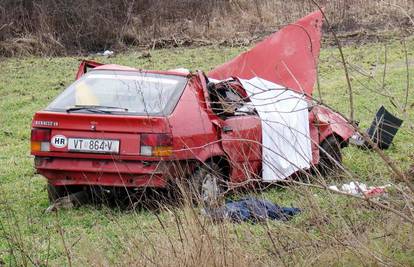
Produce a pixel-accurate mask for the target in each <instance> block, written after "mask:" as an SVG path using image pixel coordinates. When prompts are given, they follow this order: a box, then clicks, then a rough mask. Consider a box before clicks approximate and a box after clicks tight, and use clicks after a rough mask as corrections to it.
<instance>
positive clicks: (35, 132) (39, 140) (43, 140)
mask: <svg viewBox="0 0 414 267" xmlns="http://www.w3.org/2000/svg"><path fill="white" fill-rule="evenodd" d="M50 132H51V131H50V129H42V128H33V129H32V134H31V137H30V141H31V143H30V147H31V150H32V152H40V151H42V152H44V151H49V150H50Z"/></svg>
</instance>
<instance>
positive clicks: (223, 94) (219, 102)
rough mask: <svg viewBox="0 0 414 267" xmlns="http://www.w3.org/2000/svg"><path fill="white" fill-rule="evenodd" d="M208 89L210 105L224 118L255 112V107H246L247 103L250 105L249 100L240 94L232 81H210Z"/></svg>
mask: <svg viewBox="0 0 414 267" xmlns="http://www.w3.org/2000/svg"><path fill="white" fill-rule="evenodd" d="M208 91H209V96H210V106H211V108H212V110H213V112H214V113H215V114H217V115H218V116H219V117H221V118H222V119H226V118H229V117H233V116H242V115H248V114H255V112H254V111H253V109H249V108H245V106H246V105H249V101H248V100H247V99H244V98H243V97H242V96H240V94H239V93H238V92H237V90H236V89H235V88H233V87H232V84H231V83H230V82H227V81H226V82H221V83H217V84H213V83H209V84H208Z"/></svg>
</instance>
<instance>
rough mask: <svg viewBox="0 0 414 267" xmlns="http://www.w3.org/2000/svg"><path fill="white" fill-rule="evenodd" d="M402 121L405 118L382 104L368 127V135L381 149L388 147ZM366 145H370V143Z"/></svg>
mask: <svg viewBox="0 0 414 267" xmlns="http://www.w3.org/2000/svg"><path fill="white" fill-rule="evenodd" d="M402 123H403V120H401V119H399V118H397V117H395V116H394V115H392V114H391V113H389V112H388V111H387V110H386V109H385V108H384V106H381V108H380V109H379V110H378V112H377V114H376V115H375V118H374V120H373V121H372V124H371V127H370V128H369V129H368V135H369V137H370V138H371V140H372V142H374V143H376V144H377V145H378V147H379V148H380V149H388V148H389V147H390V145H391V143H392V140H393V139H394V136H395V135H396V134H397V132H398V129H399V128H400V127H401V124H402ZM365 145H366V146H368V144H365ZM368 147H369V146H368Z"/></svg>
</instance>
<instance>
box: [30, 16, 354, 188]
mask: <svg viewBox="0 0 414 267" xmlns="http://www.w3.org/2000/svg"><path fill="white" fill-rule="evenodd" d="M295 25H296V26H295ZM295 25H290V26H287V27H286V28H284V29H282V30H281V31H280V32H278V33H275V34H273V35H271V36H270V37H269V38H267V39H266V40H265V41H263V42H262V43H259V44H258V45H257V46H256V47H255V48H253V49H252V50H250V51H249V52H246V53H244V54H242V55H241V56H239V57H237V58H236V59H234V60H232V61H230V62H229V63H226V64H224V65H222V66H220V67H218V68H216V69H214V70H213V71H212V72H210V74H211V75H212V77H214V78H228V77H229V76H231V75H236V76H240V77H242V78H249V77H250V78H251V77H253V76H252V75H253V74H255V75H259V76H260V75H262V76H260V77H261V78H265V79H268V80H270V81H273V82H276V83H279V84H284V85H286V86H289V87H291V88H293V89H295V90H299V89H300V88H303V89H304V90H305V92H306V93H308V94H311V92H312V87H313V84H314V82H315V77H316V75H315V71H316V69H315V68H316V61H317V57H318V54H319V48H320V44H319V42H320V25H321V15H320V13H318V12H316V13H312V14H311V15H309V16H308V17H305V18H304V19H302V20H299V21H298V22H297V23H296V24H295ZM298 25H300V26H298ZM304 29H305V30H307V31H308V33H309V36H308V35H306V34H304ZM309 37H310V39H309ZM286 44H287V45H286ZM311 47H312V49H311ZM263 49H265V50H264V51H263ZM270 54H271V56H270ZM266 62H269V64H267V63H266ZM282 62H283V64H282ZM265 63H266V64H265ZM239 64H241V65H239ZM246 64H249V65H246ZM247 66H248V67H247ZM285 66H288V67H289V69H290V72H291V74H293V75H294V76H295V79H293V78H292V76H290V74H289V75H288V73H287V72H286V68H285ZM88 68H96V69H110V70H119V71H123V70H127V71H131V70H133V71H137V72H138V71H140V72H152V73H162V74H170V75H180V76H187V79H188V83H187V86H186V88H185V89H184V91H183V93H182V95H181V97H180V100H179V101H178V104H177V106H176V107H175V109H174V111H173V112H172V113H171V114H170V115H168V116H165V117H148V116H136V115H112V114H110V115H108V114H92V113H91V114H81V113H66V112H50V111H39V112H36V114H35V115H34V118H33V123H32V128H33V129H36V130H34V131H33V132H34V134H33V135H32V138H34V139H36V140H37V139H42V140H41V141H43V139H44V138H43V137H44V136H46V132H47V131H49V133H50V136H49V138H53V136H57V135H60V136H64V137H66V138H94V139H116V140H119V142H120V149H119V153H117V154H93V153H80V152H69V151H68V149H67V146H65V147H62V148H59V147H54V146H52V145H51V146H50V151H47V152H46V151H43V152H41V151H38V152H36V151H32V155H34V156H36V160H35V163H36V164H35V166H36V169H37V170H38V172H39V173H41V174H42V175H43V176H45V177H46V178H47V179H48V180H49V182H50V183H52V184H54V185H105V186H127V187H140V186H153V187H164V186H166V180H167V179H171V178H179V177H182V176H183V175H184V176H188V175H189V174H190V173H192V172H193V170H194V167H195V166H196V165H197V164H200V163H203V162H205V161H207V160H209V159H211V158H213V157H221V158H222V159H224V160H228V161H229V163H230V175H229V176H230V181H231V182H242V181H245V180H246V179H248V178H257V177H259V176H260V172H261V138H262V137H261V134H262V130H261V121H260V118H259V117H258V116H257V115H245V116H234V117H230V118H227V119H225V120H224V119H222V118H220V117H219V116H217V115H216V114H215V113H214V112H213V110H212V108H211V103H210V101H209V93H208V90H207V83H206V77H205V75H204V74H203V73H202V72H200V71H199V72H196V73H195V74H189V75H187V74H182V73H178V72H174V71H142V70H137V69H133V68H130V67H124V66H118V65H113V64H110V65H103V64H100V63H97V62H92V61H83V62H82V63H81V64H80V66H79V71H78V73H77V76H76V77H77V78H79V77H81V76H82V75H83V74H84V73H85V72H86V71H87V69H88ZM297 82H298V83H297ZM299 85H300V86H299ZM231 86H232V88H234V89H235V90H236V91H237V92H238V93H239V94H240V95H241V96H243V97H246V95H247V94H246V92H245V91H244V89H243V87H242V85H241V84H240V83H239V82H238V81H237V80H236V81H234V82H232V83H231ZM46 125H48V126H46ZM309 125H310V133H311V138H312V151H313V163H314V164H317V163H318V161H319V147H318V145H319V144H320V143H321V142H322V141H323V140H324V139H325V138H326V137H327V136H329V135H332V134H335V135H337V136H338V137H341V138H342V140H343V141H347V140H348V139H349V137H350V136H351V135H352V129H351V128H350V127H349V126H348V125H347V123H346V121H345V120H344V119H343V118H341V117H340V116H339V115H338V114H336V113H334V112H332V111H331V110H329V109H327V108H324V107H320V106H317V107H314V108H313V110H312V112H311V113H310V116H309ZM37 129H40V130H37ZM43 129H44V130H46V131H45V132H43V131H42V130H43ZM142 145H148V146H154V147H155V146H167V147H169V148H172V155H171V156H164V157H155V156H143V155H140V146H142ZM181 171H184V173H182V172H181Z"/></svg>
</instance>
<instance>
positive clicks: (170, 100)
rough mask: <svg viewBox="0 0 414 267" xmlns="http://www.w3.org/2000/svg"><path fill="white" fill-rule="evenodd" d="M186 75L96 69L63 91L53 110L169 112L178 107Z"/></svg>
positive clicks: (138, 113) (136, 112) (55, 101)
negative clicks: (92, 109)
mask: <svg viewBox="0 0 414 267" xmlns="http://www.w3.org/2000/svg"><path fill="white" fill-rule="evenodd" d="M186 83H187V78H186V77H182V76H176V75H165V74H156V73H148V72H134V71H108V70H93V71H90V72H88V73H87V74H85V75H83V76H82V77H81V78H80V79H79V80H77V81H76V82H74V83H73V84H72V85H70V86H69V87H68V88H67V89H66V90H65V91H63V92H62V93H61V94H60V95H59V96H58V97H57V98H56V99H55V100H54V101H53V102H52V103H51V104H50V105H49V106H48V107H47V108H46V110H50V111H68V110H70V111H71V112H78V113H79V112H81V113H89V112H91V109H88V108H85V109H82V108H79V107H93V108H94V109H102V110H103V111H106V112H107V113H111V114H117V113H123V114H125V113H130V114H137V115H168V114H170V113H171V112H172V111H173V109H174V107H175V106H176V104H177V102H178V100H179V98H180V96H181V94H182V91H183V90H184V88H185V86H186Z"/></svg>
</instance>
